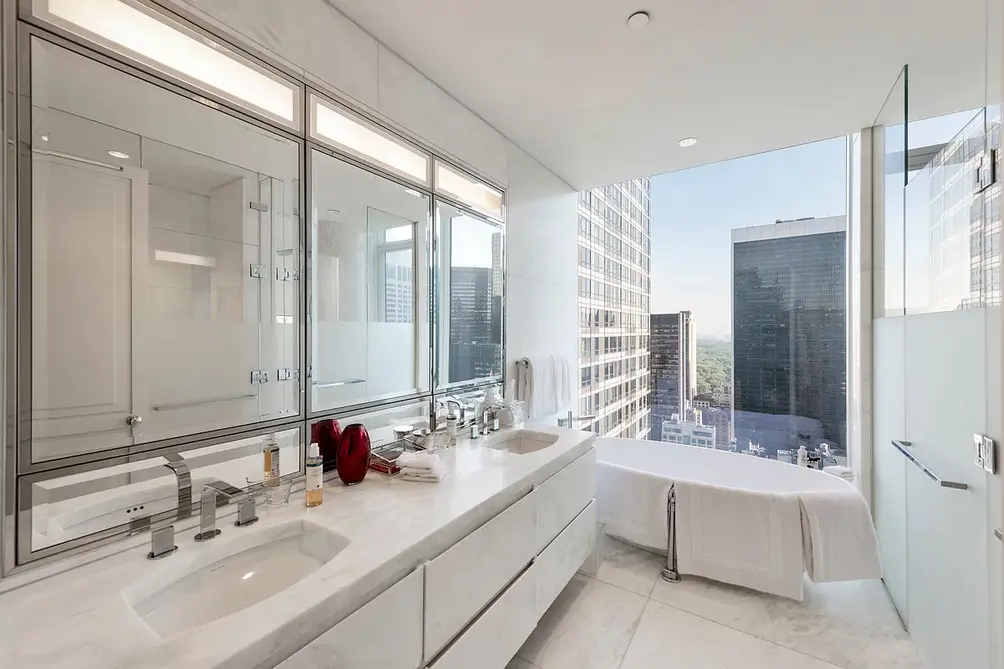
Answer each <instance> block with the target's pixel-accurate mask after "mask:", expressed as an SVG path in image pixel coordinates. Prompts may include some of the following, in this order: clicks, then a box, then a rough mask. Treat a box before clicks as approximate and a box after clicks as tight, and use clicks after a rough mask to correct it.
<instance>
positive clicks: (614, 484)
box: [596, 438, 881, 598]
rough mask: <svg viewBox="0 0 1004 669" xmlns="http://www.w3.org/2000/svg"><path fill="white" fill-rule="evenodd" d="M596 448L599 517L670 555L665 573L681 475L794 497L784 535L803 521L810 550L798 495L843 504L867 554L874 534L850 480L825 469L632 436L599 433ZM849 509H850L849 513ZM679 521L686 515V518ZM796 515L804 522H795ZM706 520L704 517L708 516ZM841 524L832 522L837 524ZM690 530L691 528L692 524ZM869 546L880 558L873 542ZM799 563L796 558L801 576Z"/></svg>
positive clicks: (762, 495) (633, 540)
mask: <svg viewBox="0 0 1004 669" xmlns="http://www.w3.org/2000/svg"><path fill="white" fill-rule="evenodd" d="M596 451H597V490H596V499H597V507H598V519H599V520H600V522H602V523H603V524H604V532H605V533H606V534H607V535H609V536H612V537H615V538H617V539H621V540H623V541H626V542H627V543H630V544H634V545H636V546H638V547H640V548H644V549H646V550H649V551H652V552H655V553H659V554H662V555H667V554H668V555H667V559H668V564H667V571H666V572H664V576H666V577H667V579H669V580H674V579H675V577H676V576H677V573H676V571H675V554H674V550H675V546H676V539H675V534H676V527H677V525H678V524H679V522H680V521H677V520H676V518H675V517H674V514H675V504H674V503H673V497H674V495H673V488H674V486H675V487H677V488H680V486H681V484H682V483H684V482H689V483H696V484H701V485H704V486H714V487H715V488H716V489H718V490H719V491H724V493H725V494H728V493H729V492H730V491H740V492H743V491H749V492H750V493H752V496H749V497H748V499H751V500H754V501H756V500H758V499H763V500H776V499H780V498H782V497H786V498H787V499H789V500H790V499H792V496H794V497H797V498H798V499H797V500H796V501H795V502H793V503H794V504H795V506H796V510H795V518H794V523H791V522H789V523H788V524H787V526H786V527H787V528H788V534H789V535H791V534H798V535H799V536H798V537H795V539H796V540H801V534H802V532H803V528H805V529H804V533H805V535H806V538H805V543H804V545H805V546H809V548H807V549H806V550H810V549H811V546H810V544H809V539H808V525H807V524H806V523H805V517H804V516H805V511H804V508H803V509H802V514H801V515H802V518H801V519H800V518H799V510H798V508H797V507H798V505H799V504H800V503H801V501H802V499H803V498H806V499H808V498H812V499H813V500H816V501H817V502H818V500H820V499H823V500H824V501H827V500H832V501H833V504H834V508H838V507H840V508H841V509H842V510H841V511H840V513H843V514H844V517H847V518H849V520H848V521H846V522H845V523H844V525H845V527H847V526H848V525H849V526H850V527H849V528H848V529H849V531H850V532H851V533H852V534H853V535H854V536H858V537H860V536H863V537H865V539H864V544H865V546H866V550H865V551H864V552H866V553H867V552H868V543H869V538H868V536H867V535H869V534H871V535H872V536H873V535H874V528H873V526H872V525H871V517H870V513H869V512H868V509H867V504H866V503H865V501H864V499H863V497H862V496H861V494H860V493H859V492H858V490H857V489H856V488H855V487H854V485H853V484H851V483H849V482H847V481H845V480H843V479H841V478H839V477H836V476H832V475H830V474H827V473H825V472H822V471H818V470H813V469H807V468H805V467H797V466H795V465H792V464H788V463H784V462H778V461H776V460H767V459H765V458H757V457H751V456H748V455H743V454H739V453H730V452H728V451H717V450H713V449H706V448H698V447H693V446H683V445H678V444H670V443H663V442H655V441H644V440H635V439H610V438H602V439H597V440H596ZM714 492H715V491H714V490H713V491H712V494H714ZM720 494H721V493H720ZM848 508H849V509H850V510H851V511H850V513H847V509H848ZM671 510H672V512H671ZM836 514H837V512H836V511H835V513H834V515H836ZM823 515H824V517H825V516H827V515H829V514H823ZM789 519H790V516H789ZM681 520H682V521H683V522H686V519H681ZM800 520H801V523H802V526H801V527H799V526H798V525H799V521H800ZM694 522H696V521H694ZM705 522H708V518H707V516H705ZM836 522H844V521H842V520H838V521H836ZM793 526H794V527H793ZM697 529H698V530H699V529H700V528H697ZM829 529H831V528H824V530H827V531H828V530H829ZM843 529H844V528H842V527H839V526H838V527H837V530H838V531H841V530H843ZM687 531H691V530H690V528H687ZM874 550H875V561H877V560H878V558H877V542H876V543H875V549H874ZM806 559H807V560H808V559H809V558H808V557H807V558H806ZM851 559H853V556H852V558H851ZM801 565H802V562H801V561H799V562H798V566H799V569H798V574H797V576H798V580H799V582H800V581H801V574H802V571H801ZM878 569H879V570H880V569H881V567H880V566H879V567H878ZM810 575H811V574H810ZM879 575H880V573H879V574H875V576H876V577H877V576H879ZM867 577H869V578H870V577H872V576H871V575H869V576H867ZM720 580H721V579H720ZM739 584H740V585H742V583H739ZM750 587H755V586H750ZM776 594H777V593H776ZM796 598H800V597H796Z"/></svg>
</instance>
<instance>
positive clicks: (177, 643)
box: [0, 425, 593, 669]
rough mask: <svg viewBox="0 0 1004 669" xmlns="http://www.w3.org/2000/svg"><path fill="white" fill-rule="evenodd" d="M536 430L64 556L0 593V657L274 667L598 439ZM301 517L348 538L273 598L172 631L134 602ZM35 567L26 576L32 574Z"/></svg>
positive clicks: (56, 662) (26, 663)
mask: <svg viewBox="0 0 1004 669" xmlns="http://www.w3.org/2000/svg"><path fill="white" fill-rule="evenodd" d="M527 428H528V429H531V430H534V431H538V432H546V433H550V434H556V435H558V437H559V438H558V440H557V441H556V442H555V443H554V444H553V445H551V446H549V447H547V448H545V449H542V450H540V451H536V452H533V453H527V454H524V455H514V454H511V453H508V452H506V451H498V450H494V449H491V448H486V447H485V444H486V440H485V439H479V440H461V441H459V442H458V445H457V446H456V447H455V448H452V449H449V450H447V451H442V452H440V457H441V458H442V459H443V461H444V464H445V465H446V467H447V470H448V474H447V476H446V477H445V478H444V479H443V480H442V481H440V482H439V483H436V484H429V483H413V482H408V481H401V480H399V479H397V478H388V477H384V476H381V475H379V474H377V473H376V472H370V473H369V475H368V476H367V477H366V479H365V480H364V481H363V482H362V483H361V484H360V485H357V486H353V487H346V486H344V485H342V484H341V482H339V481H338V479H337V478H333V479H332V478H328V479H326V481H325V491H324V503H323V504H322V505H321V506H319V507H315V508H312V509H308V508H306V507H305V506H304V505H303V493H302V491H300V492H294V493H293V497H292V498H291V499H290V505H289V507H287V508H285V509H279V510H265V509H260V510H259V514H258V515H259V518H260V519H261V520H260V522H258V523H257V524H255V525H254V526H252V527H250V528H246V529H238V528H234V527H233V525H232V523H230V522H218V524H217V526H218V527H221V528H223V534H222V535H221V536H220V537H219V538H218V539H215V540H213V541H211V542H207V543H203V544H199V543H195V542H194V541H193V540H192V537H193V534H194V532H193V530H192V529H186V530H185V531H179V533H178V535H177V536H176V538H175V543H177V545H178V547H179V550H178V552H177V553H176V554H175V555H174V556H171V557H169V558H166V559H164V560H160V561H156V562H154V561H149V560H147V559H146V553H147V551H148V550H149V536H148V535H146V536H143V537H137V538H133V539H132V540H130V541H123V542H121V544H122V548H121V549H119V550H117V551H115V550H109V548H107V547H106V548H105V549H103V550H104V553H106V555H105V556H104V557H101V558H100V559H94V556H93V555H92V556H90V561H89V562H88V557H87V554H84V555H83V556H76V557H74V558H68V559H67V562H70V561H73V563H75V564H77V565H78V566H74V567H73V568H71V569H68V570H66V571H63V572H62V573H56V574H54V575H51V576H47V577H46V578H43V579H41V580H36V581H34V582H30V583H27V584H25V585H22V586H20V587H16V585H17V581H16V580H15V581H11V579H18V578H19V577H18V576H14V577H10V578H9V579H5V581H11V582H10V583H7V582H5V583H4V584H3V585H4V586H5V588H4V589H5V590H6V592H4V594H0V666H3V667H18V669H31V668H35V667H38V668H42V667H44V668H45V669H58V668H60V667H67V668H70V667H72V668H73V669H88V668H92V667H93V668H95V669H97V668H99V667H100V668H101V669H107V668H109V667H122V668H125V667H129V668H130V669H141V668H152V667H178V668H179V669H182V668H184V669H189V668H191V669H195V668H199V667H205V668H209V667H212V668H213V669H248V668H251V667H260V668H266V667H274V666H275V665H277V664H279V663H280V662H282V661H283V660H284V659H285V658H287V657H289V656H290V655H292V654H293V653H295V652H296V651H297V650H299V649H300V648H302V647H304V646H306V645H307V644H308V643H310V642H311V641H312V640H314V639H315V638H317V637H318V636H320V635H321V634H322V633H324V632H325V631H327V630H328V629H330V628H331V627H332V626H334V625H335V624H337V623H338V622H340V621H341V620H343V619H344V618H345V617H347V616H348V615H350V614H351V613H352V612H353V611H355V610H357V609H358V608H359V607H361V606H362V605H364V604H365V603H366V602H368V601H369V600H371V599H372V598H373V597H375V596H376V595H377V594H379V593H380V592H382V591H383V590H385V589H386V588H387V587H389V586H390V585H392V584H393V583H394V582H396V581H397V580H399V579H401V578H402V577H404V576H405V575H407V574H408V573H409V572H411V571H412V570H413V569H414V568H415V567H416V566H417V565H419V564H420V563H422V562H424V561H426V560H429V559H431V558H433V557H435V556H437V555H439V554H440V553H442V552H443V551H444V550H446V549H447V548H449V547H450V546H451V545H453V544H454V543H456V542H457V541H458V540H459V539H461V538H463V537H464V536H466V535H467V534H469V533H470V532H472V531H473V530H474V529H476V528H477V527H479V526H481V525H482V524H484V523H485V522H486V521H487V520H489V519H490V518H492V517H493V516H495V515H497V514H498V513H499V512H500V511H502V510H503V509H505V508H506V507H507V506H509V505H510V504H512V503H513V502H514V501H516V500H517V499H519V498H520V497H522V496H523V495H524V494H525V493H526V492H528V491H529V490H530V488H531V487H532V486H533V485H534V484H537V483H540V482H542V481H544V480H546V479H547V478H549V477H550V476H552V475H553V474H554V473H556V472H557V471H558V470H560V469H561V468H562V467H564V466H565V465H567V464H568V463H570V462H572V461H573V460H575V459H577V458H578V457H579V456H580V455H582V454H583V453H585V452H587V451H588V450H589V449H590V448H591V447H592V441H593V437H592V435H590V434H589V433H586V432H578V431H573V430H568V429H562V428H555V427H547V426H536V425H527ZM507 432H510V430H503V431H500V432H499V433H498V434H497V435H493V436H492V437H489V438H488V439H491V440H497V439H500V438H504V436H505V433H507ZM223 511H224V510H223V509H220V512H221V513H220V514H219V515H220V516H221V517H222V515H223V513H222V512H223ZM218 520H219V519H218ZM295 520H309V521H310V522H312V523H317V524H318V525H322V526H324V527H327V528H330V529H331V530H333V531H335V532H337V533H338V534H340V535H342V536H344V537H347V538H348V539H349V540H350V543H349V545H348V546H347V547H346V548H345V549H344V550H343V551H342V552H340V553H339V554H338V555H337V556H335V558H334V559H332V560H331V561H330V562H328V563H327V564H325V565H323V566H322V567H321V568H320V569H319V570H318V571H316V572H315V573H314V574H312V575H311V576H309V577H307V578H305V579H303V580H302V581H300V582H298V583H296V584H294V585H292V586H290V587H289V588H287V589H286V590H284V591H282V592H280V593H278V594H276V595H274V596H273V597H271V598H269V599H266V600H264V601H262V602H259V603H257V604H255V605H253V606H250V607H248V608H246V609H243V610H241V611H238V612H237V613H234V614H232V615H230V616H227V617H225V618H221V619H219V620H216V621H214V622H212V623H209V624H207V625H204V626H202V627H198V628H195V629H192V630H188V631H186V632H183V633H181V634H179V635H178V636H175V637H172V638H170V639H162V638H160V637H159V636H158V635H157V634H156V633H155V632H153V631H152V630H151V629H150V628H148V627H147V626H146V624H145V623H144V622H143V621H142V620H141V619H140V618H139V617H138V616H137V615H136V613H135V612H134V611H133V610H132V608H131V607H130V606H129V605H128V604H127V603H126V600H125V598H124V596H123V590H126V589H127V588H129V586H131V585H132V584H134V583H136V582H138V581H141V580H147V579H150V578H156V577H157V575H158V573H161V572H164V573H168V572H173V571H176V570H177V564H178V563H177V561H179V560H185V561H188V560H198V558H199V555H200V551H214V552H215V551H219V550H220V549H221V547H223V546H224V542H231V541H238V540H240V539H241V538H245V539H246V537H247V536H248V533H252V532H256V531H260V530H262V529H266V528H270V527H274V526H276V525H279V524H284V523H288V522H290V521H295ZM140 542H141V543H140ZM118 545H119V544H116V545H115V546H118ZM172 563H173V564H174V565H175V566H174V567H172ZM57 564H58V563H57ZM50 571H52V569H50ZM30 574H31V572H26V573H25V574H23V575H21V577H20V578H22V579H24V580H25V581H28V580H30ZM12 585H13V586H15V587H13V589H11V586H12Z"/></svg>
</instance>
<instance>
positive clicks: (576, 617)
mask: <svg viewBox="0 0 1004 669" xmlns="http://www.w3.org/2000/svg"><path fill="white" fill-rule="evenodd" d="M601 541H602V543H601V547H600V556H601V561H600V563H599V568H598V569H597V572H596V576H595V577H590V576H586V575H584V574H581V573H580V574H577V575H576V576H575V578H574V579H573V580H572V581H571V582H570V583H569V584H568V586H567V587H566V588H565V589H564V590H563V591H562V593H561V595H560V596H559V597H558V599H557V600H556V601H555V603H554V604H553V605H552V606H551V608H550V609H548V611H547V613H545V614H544V617H543V618H542V619H541V620H540V622H539V623H538V625H537V629H536V630H534V632H533V634H532V635H531V636H530V638H529V639H527V641H526V643H525V644H523V647H522V648H520V650H519V652H518V653H517V655H516V657H515V658H513V660H512V662H510V663H509V666H508V668H507V669H655V668H659V669H662V668H671V669H739V668H742V669H924V664H923V662H922V661H921V659H920V657H919V656H918V654H917V651H916V649H915V648H914V646H913V643H912V642H911V640H910V637H909V635H908V634H907V633H906V632H905V631H904V630H903V627H902V625H901V624H900V621H899V618H898V617H897V615H896V611H895V609H893V606H892V603H891V602H890V601H889V598H888V596H887V594H886V592H885V589H884V588H883V586H882V583H881V582H879V581H860V582H852V583H827V584H818V585H817V584H814V583H812V582H810V581H808V580H807V581H806V597H805V601H804V602H801V603H799V602H794V601H791V600H788V599H783V598H780V597H774V596H772V595H765V594H762V593H758V592H754V591H752V590H746V589H744V588H739V587H735V586H730V585H724V584H721V583H715V582H713V581H707V580H704V579H700V578H696V577H687V576H685V577H683V580H682V581H681V582H680V583H667V582H666V581H664V580H662V578H661V577H660V572H661V570H662V566H663V564H664V559H663V558H661V557H660V556H658V555H653V554H651V553H647V552H645V551H641V550H639V549H636V548H633V547H631V546H628V545H626V544H623V543H621V542H619V541H616V540H615V539H611V538H609V537H604V538H602V540H601Z"/></svg>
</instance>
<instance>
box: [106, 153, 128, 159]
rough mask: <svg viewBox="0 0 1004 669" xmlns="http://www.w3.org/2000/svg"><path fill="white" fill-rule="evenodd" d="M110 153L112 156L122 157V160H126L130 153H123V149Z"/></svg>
mask: <svg viewBox="0 0 1004 669" xmlns="http://www.w3.org/2000/svg"><path fill="white" fill-rule="evenodd" d="M108 155H109V156H111V157H112V158H121V159H122V160H125V159H126V158H128V157H129V154H128V153H122V152H121V151H109V152H108Z"/></svg>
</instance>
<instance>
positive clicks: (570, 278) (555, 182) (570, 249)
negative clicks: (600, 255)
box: [506, 144, 579, 410]
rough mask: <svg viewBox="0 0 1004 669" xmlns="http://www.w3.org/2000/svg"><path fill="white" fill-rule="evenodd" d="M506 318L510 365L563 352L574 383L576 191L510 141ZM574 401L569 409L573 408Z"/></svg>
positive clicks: (576, 322)
mask: <svg viewBox="0 0 1004 669" xmlns="http://www.w3.org/2000/svg"><path fill="white" fill-rule="evenodd" d="M509 182H510V183H509V213H508V220H509V224H508V232H507V237H506V243H507V245H508V268H509V280H508V284H507V289H508V291H509V292H508V301H507V306H508V320H507V322H506V337H507V339H506V352H507V356H508V361H507V362H508V364H509V365H510V373H511V372H512V367H511V365H512V364H513V363H514V362H515V361H516V360H518V359H520V358H522V357H525V356H533V355H541V354H555V355H562V356H565V357H567V358H568V360H569V362H570V364H571V366H572V368H573V379H572V381H573V385H574V387H575V389H576V392H575V393H573V394H574V395H576V397H577V394H578V393H577V389H578V372H577V371H576V370H577V365H578V354H579V351H578V336H579V330H578V307H577V292H578V262H579V259H578V213H577V207H578V193H576V191H575V190H573V189H572V188H571V187H570V186H569V185H568V184H566V183H565V182H563V181H562V180H561V179H559V178H558V177H556V176H554V175H553V174H551V173H550V172H549V171H547V170H546V169H545V168H544V167H542V166H541V165H540V164H539V163H538V162H537V161H535V160H534V159H533V158H531V157H530V156H529V155H527V154H526V153H525V152H523V151H521V150H520V149H519V148H517V147H516V146H514V145H512V144H509ZM575 402H576V398H575V397H573V406H569V407H568V408H567V409H566V410H568V409H572V410H574V409H575V406H574V403H575Z"/></svg>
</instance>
